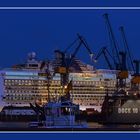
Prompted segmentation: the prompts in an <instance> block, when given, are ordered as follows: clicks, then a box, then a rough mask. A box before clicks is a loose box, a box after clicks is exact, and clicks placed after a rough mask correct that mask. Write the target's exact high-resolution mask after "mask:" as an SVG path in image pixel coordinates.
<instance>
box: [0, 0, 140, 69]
mask: <svg viewBox="0 0 140 140" xmlns="http://www.w3.org/2000/svg"><path fill="white" fill-rule="evenodd" d="M5 1H6V0H5ZM5 1H0V4H1V6H28V5H29V6H38V4H40V5H39V6H42V5H43V4H44V5H43V6H48V5H49V6H50V5H53V6H54V5H55V6H61V4H65V5H66V6H67V5H68V6H69V5H70V6H71V5H72V6H74V3H72V2H71V3H70V1H68V2H67V3H66V2H65V3H62V2H64V0H60V1H59V3H58V2H57V3H53V2H54V1H56V0H51V1H49V3H46V2H45V1H43V0H41V1H40V3H39V2H38V1H34V3H31V0H28V3H27V1H26V0H25V1H24V3H23V2H22V3H18V2H17V1H16V0H15V3H14V2H13V3H7V5H6V3H5ZM7 1H8V0H7ZM77 1H78V0H75V4H76V5H80V6H81V5H82V6H85V4H87V5H88V4H89V3H88V2H91V1H90V0H87V2H86V3H85V0H83V1H82V0H81V3H78V2H77ZM124 1H125V0H122V4H123V2H124ZM135 1H137V0H134V1H133V2H135ZM9 2H10V1H9ZM20 2H21V1H20ZM43 2H44V3H43ZM47 2H48V1H47ZM100 2H101V1H100V0H99V1H98V2H97V0H95V3H96V5H97V4H99V3H100ZM129 2H130V1H129V0H128V2H127V5H128V4H130V3H129ZM95 3H94V4H95ZM104 3H105V4H106V3H109V0H108V1H107V0H106V2H104ZM92 4H93V2H92ZM100 4H101V3H100ZM102 4H103V3H102ZM111 4H112V5H113V6H114V4H113V3H112V2H111V0H110V3H109V5H111ZM119 4H120V3H119V1H118V5H119ZM133 4H134V3H133ZM65 5H64V6H65ZM118 5H117V6H118ZM62 6H63V5H62ZM93 6H94V5H93ZM107 6H108V5H107ZM104 13H109V14H110V20H111V23H112V26H113V29H114V32H115V35H116V38H117V40H118V42H119V44H120V47H122V42H121V38H120V34H119V32H118V27H119V26H120V25H124V26H125V30H126V33H127V39H128V43H129V46H130V48H131V50H132V53H133V54H134V55H135V57H136V58H140V57H139V46H140V42H139V40H140V39H139V36H140V26H139V25H140V10H114V11H113V10H78V11H77V10H0V67H8V66H10V65H12V64H16V63H22V62H23V61H24V60H25V59H24V58H26V54H27V53H28V52H30V51H35V52H37V54H38V57H39V58H52V57H53V50H54V49H58V48H60V49H64V48H66V47H67V46H68V45H69V44H70V43H71V42H72V41H73V40H74V39H75V38H76V33H80V34H82V35H83V36H84V37H85V38H86V40H87V42H88V43H89V46H90V47H91V48H92V50H93V52H95V53H97V52H98V50H99V48H100V47H102V46H104V45H106V44H109V40H108V34H107V31H106V28H105V23H104V19H103V17H102V15H103V14H104ZM78 57H79V58H80V59H82V60H83V61H85V62H89V63H90V60H89V57H88V54H87V53H86V52H85V49H83V50H81V51H80V52H79V53H78ZM99 63H100V65H99V66H102V64H103V62H102V61H101V60H100V61H99ZM104 66H105V64H103V66H102V67H104Z"/></svg>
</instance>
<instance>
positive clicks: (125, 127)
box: [0, 122, 140, 131]
mask: <svg viewBox="0 0 140 140" xmlns="http://www.w3.org/2000/svg"><path fill="white" fill-rule="evenodd" d="M0 128H1V130H2V129H5V128H9V129H11V130H12V128H24V129H26V128H29V122H0ZM88 128H89V129H93V130H94V129H95V130H101V131H103V130H109V131H111V130H120V131H121V130H123V131H124V130H139V129H140V125H135V124H134V125H113V124H110V125H102V124H99V123H94V122H90V123H88Z"/></svg>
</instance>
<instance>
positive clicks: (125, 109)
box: [118, 108, 131, 114]
mask: <svg viewBox="0 0 140 140" xmlns="http://www.w3.org/2000/svg"><path fill="white" fill-rule="evenodd" d="M118 113H119V114H129V113H131V108H118Z"/></svg>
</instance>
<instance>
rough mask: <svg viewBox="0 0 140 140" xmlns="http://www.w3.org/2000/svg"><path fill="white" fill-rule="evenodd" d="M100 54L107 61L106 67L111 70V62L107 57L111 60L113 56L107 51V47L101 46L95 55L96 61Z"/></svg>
mask: <svg viewBox="0 0 140 140" xmlns="http://www.w3.org/2000/svg"><path fill="white" fill-rule="evenodd" d="M102 55H103V56H104V58H105V60H106V62H107V65H108V67H109V68H110V69H111V70H113V69H114V67H113V66H112V64H111V62H110V59H109V57H110V58H111V59H112V60H113V61H114V58H113V57H112V55H111V54H110V52H109V50H108V49H107V47H102V48H101V49H100V50H99V52H98V54H97V56H96V57H95V60H96V61H98V59H99V58H100V57H101V56H102Z"/></svg>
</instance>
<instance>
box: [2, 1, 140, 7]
mask: <svg viewBox="0 0 140 140" xmlns="http://www.w3.org/2000/svg"><path fill="white" fill-rule="evenodd" d="M0 5H1V6H140V1H139V0H0Z"/></svg>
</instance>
